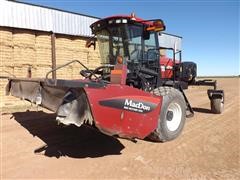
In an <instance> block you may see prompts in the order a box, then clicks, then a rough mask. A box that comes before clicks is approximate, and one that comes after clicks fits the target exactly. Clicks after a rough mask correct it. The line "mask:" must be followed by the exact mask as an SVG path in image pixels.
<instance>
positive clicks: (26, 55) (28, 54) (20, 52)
mask: <svg viewBox="0 0 240 180" xmlns="http://www.w3.org/2000/svg"><path fill="white" fill-rule="evenodd" d="M13 58H14V63H13V64H14V65H21V64H28V65H32V64H36V53H35V50H34V49H31V48H23V47H18V46H14V49H13Z"/></svg>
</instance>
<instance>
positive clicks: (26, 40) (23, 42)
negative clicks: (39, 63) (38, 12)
mask: <svg viewBox="0 0 240 180" xmlns="http://www.w3.org/2000/svg"><path fill="white" fill-rule="evenodd" d="M13 44H14V46H19V47H27V48H34V47H35V32H34V31H30V30H22V29H14V33H13Z"/></svg>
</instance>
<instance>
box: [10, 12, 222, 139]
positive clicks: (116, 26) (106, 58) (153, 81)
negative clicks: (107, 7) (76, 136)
mask: <svg viewBox="0 0 240 180" xmlns="http://www.w3.org/2000/svg"><path fill="white" fill-rule="evenodd" d="M90 27H91V29H92V33H93V34H94V36H93V37H92V38H90V39H89V40H88V41H87V43H86V47H91V46H94V48H95V46H96V41H97V42H98V45H99V51H100V55H101V66H99V67H97V68H96V69H89V68H88V67H86V66H85V65H84V64H83V63H81V61H78V60H73V61H70V62H68V63H66V64H64V65H62V66H59V67H57V68H55V69H52V70H51V71H49V72H48V73H47V74H46V78H44V79H36V78H9V82H8V84H7V87H6V91H7V94H11V95H13V96H16V97H19V98H22V99H25V100H28V101H30V102H33V103H35V104H37V105H40V106H42V107H45V108H47V109H49V110H51V111H53V112H55V113H56V120H57V121H59V123H63V124H65V125H70V124H74V125H76V126H81V125H82V124H88V125H89V126H92V127H94V128H96V129H97V130H99V131H101V132H102V133H104V134H107V135H111V136H118V137H123V138H128V139H132V140H133V139H135V138H139V139H144V138H148V139H150V140H152V141H160V142H166V141H170V140H173V139H175V138H176V137H178V136H179V135H180V133H181V131H182V130H183V127H184V124H185V120H186V118H187V117H191V116H193V115H194V112H193V109H192V107H191V105H190V103H189V101H188V99H187V97H186V96H185V93H184V89H187V88H188V86H202V85H203V86H210V87H212V88H211V89H209V90H208V91H207V94H208V97H209V99H210V105H211V111H212V112H213V113H216V114H220V113H222V111H223V108H224V92H223V90H217V84H216V81H213V80H211V79H204V80H197V79H196V76H197V72H196V71H197V65H196V64H195V63H194V62H183V61H182V59H181V37H179V36H174V35H169V34H166V33H161V31H164V30H165V25H164V23H163V21H162V20H161V19H153V20H143V19H140V18H137V17H136V16H135V15H134V14H131V15H130V16H111V17H108V18H104V19H101V20H99V21H97V22H95V23H93V24H92V25H91V26H90ZM167 55H168V56H171V57H168V56H167ZM73 63H79V64H80V65H81V66H82V67H83V69H82V70H81V71H80V74H81V76H83V78H81V79H79V80H64V79H56V78H49V75H50V74H53V73H54V72H56V71H57V70H58V69H60V68H64V67H65V66H68V65H70V64H73ZM53 77H54V76H53Z"/></svg>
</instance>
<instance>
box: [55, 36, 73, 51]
mask: <svg viewBox="0 0 240 180" xmlns="http://www.w3.org/2000/svg"><path fill="white" fill-rule="evenodd" d="M55 43H56V49H61V50H66V49H68V50H69V49H70V50H72V49H73V48H72V46H73V44H72V40H71V38H70V37H69V36H63V35H61V36H57V38H56V40H55Z"/></svg>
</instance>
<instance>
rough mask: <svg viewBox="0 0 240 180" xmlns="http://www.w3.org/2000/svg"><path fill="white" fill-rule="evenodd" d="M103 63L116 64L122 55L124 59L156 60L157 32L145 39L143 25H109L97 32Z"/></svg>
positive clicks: (133, 60) (132, 60)
mask: <svg viewBox="0 0 240 180" xmlns="http://www.w3.org/2000/svg"><path fill="white" fill-rule="evenodd" d="M96 35H97V40H98V43H99V47H100V48H99V49H100V55H101V61H102V64H116V59H117V57H118V56H121V57H122V58H123V59H124V61H129V62H136V63H139V62H144V61H156V59H157V58H156V57H157V54H156V52H157V51H156V47H157V44H156V38H155V37H156V33H154V32H152V33H150V34H149V37H148V38H145V39H143V26H142V25H127V24H119V25H115V26H107V27H106V28H104V29H102V30H100V31H98V32H97V33H96Z"/></svg>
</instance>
